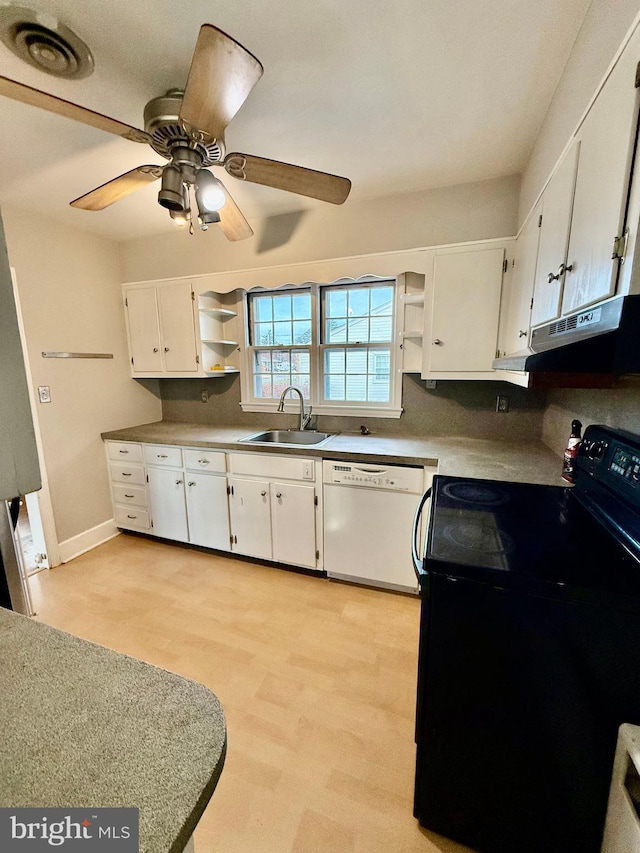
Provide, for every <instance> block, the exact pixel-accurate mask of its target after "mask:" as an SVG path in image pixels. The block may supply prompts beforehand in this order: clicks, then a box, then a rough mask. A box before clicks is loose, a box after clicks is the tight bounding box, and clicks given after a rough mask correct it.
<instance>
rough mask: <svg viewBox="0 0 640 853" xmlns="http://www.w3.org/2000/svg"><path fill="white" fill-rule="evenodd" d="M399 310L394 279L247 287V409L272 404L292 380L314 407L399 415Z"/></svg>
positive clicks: (294, 402) (267, 408)
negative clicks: (260, 288)
mask: <svg viewBox="0 0 640 853" xmlns="http://www.w3.org/2000/svg"><path fill="white" fill-rule="evenodd" d="M396 315H397V310H396V282H395V280H389V279H384V280H375V281H366V282H356V283H352V282H349V283H345V282H335V283H334V284H330V285H321V284H310V285H307V286H305V287H301V288H291V289H288V290H279V291H273V290H271V291H254V292H251V293H249V294H248V295H247V301H246V333H247V348H246V353H247V360H246V366H247V370H246V377H245V380H244V382H243V399H242V408H243V409H245V410H247V411H273V409H274V405H273V403H274V401H277V400H279V399H280V395H281V394H282V392H283V391H284V390H285V388H287V386H289V385H294V386H296V387H297V388H299V389H300V390H301V391H302V394H303V396H304V398H305V401H306V402H307V403H309V404H310V405H312V406H313V410H314V412H316V413H317V414H350V415H363V416H371V417H373V416H376V417H399V416H400V412H401V404H400V393H401V388H400V384H401V383H400V382H399V381H398V382H396V381H395V377H396V370H395V362H396V356H397V353H396V346H395V344H394V341H395V340H396V338H397V334H396ZM294 396H295V395H294ZM297 407H298V403H297V398H296V399H294V400H291V401H288V405H287V409H288V410H291V411H295V410H297Z"/></svg>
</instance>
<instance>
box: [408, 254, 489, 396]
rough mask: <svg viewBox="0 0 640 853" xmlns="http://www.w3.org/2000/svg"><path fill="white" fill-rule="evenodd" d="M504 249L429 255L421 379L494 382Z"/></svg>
mask: <svg viewBox="0 0 640 853" xmlns="http://www.w3.org/2000/svg"><path fill="white" fill-rule="evenodd" d="M504 261H505V247H504V245H501V246H499V247H497V246H485V247H482V248H474V249H470V248H469V247H464V248H461V249H446V250H438V251H437V252H435V256H434V262H433V278H432V280H431V281H429V279H427V282H426V287H425V295H426V299H425V308H424V314H425V329H424V336H423V369H422V377H423V378H425V379H490V378H495V371H493V370H492V367H491V364H492V362H493V359H494V358H495V357H496V349H497V343H498V320H499V314H500V296H501V290H502V276H503V266H504Z"/></svg>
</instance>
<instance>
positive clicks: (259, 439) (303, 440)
mask: <svg viewBox="0 0 640 853" xmlns="http://www.w3.org/2000/svg"><path fill="white" fill-rule="evenodd" d="M334 435H335V433H332V432H317V431H316V430H313V429H268V430H265V431H264V432H259V433H256V435H248V436H247V437H246V438H239V439H238V441H239V442H246V443H248V444H294V445H298V446H303V447H318V445H320V444H324V442H325V441H328V440H329V439H330V438H332V437H333V436H334Z"/></svg>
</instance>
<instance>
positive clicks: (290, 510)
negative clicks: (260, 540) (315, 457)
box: [271, 482, 316, 569]
mask: <svg viewBox="0 0 640 853" xmlns="http://www.w3.org/2000/svg"><path fill="white" fill-rule="evenodd" d="M271 511H272V524H273V559H274V560H280V561H281V562H283V563H294V564H295V565H296V566H308V567H309V568H312V569H315V567H316V490H315V487H314V486H307V485H298V484H294V483H277V482H276V483H271Z"/></svg>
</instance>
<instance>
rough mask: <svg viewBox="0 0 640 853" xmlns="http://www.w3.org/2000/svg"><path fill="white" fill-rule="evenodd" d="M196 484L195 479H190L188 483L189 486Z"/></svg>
mask: <svg viewBox="0 0 640 853" xmlns="http://www.w3.org/2000/svg"><path fill="white" fill-rule="evenodd" d="M195 485H196V483H194V481H193V480H189V482H188V483H187V486H195Z"/></svg>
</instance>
